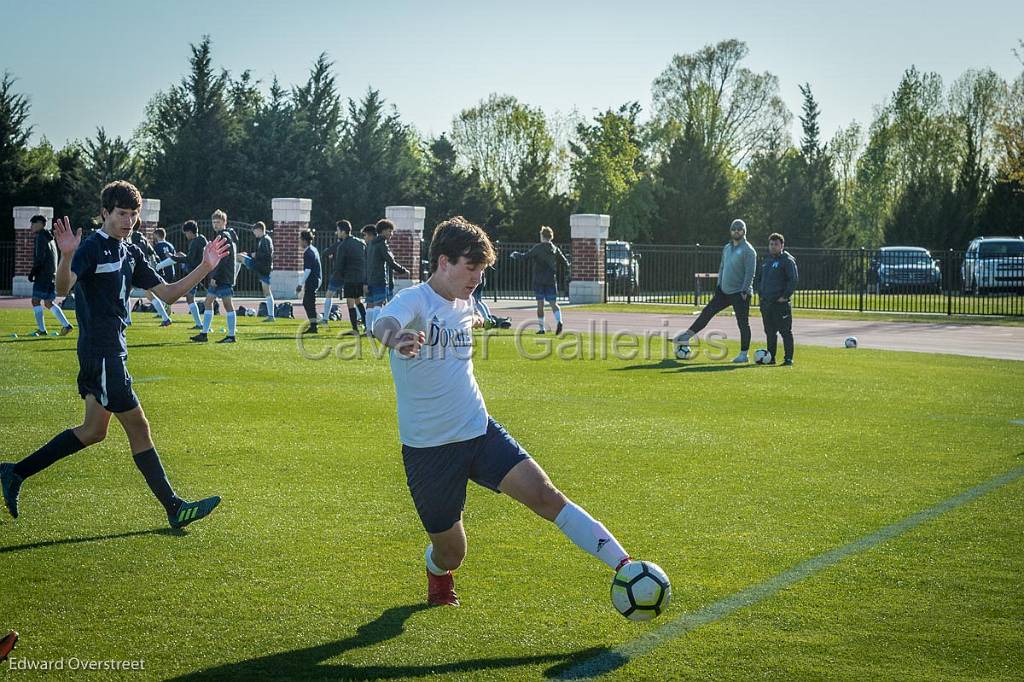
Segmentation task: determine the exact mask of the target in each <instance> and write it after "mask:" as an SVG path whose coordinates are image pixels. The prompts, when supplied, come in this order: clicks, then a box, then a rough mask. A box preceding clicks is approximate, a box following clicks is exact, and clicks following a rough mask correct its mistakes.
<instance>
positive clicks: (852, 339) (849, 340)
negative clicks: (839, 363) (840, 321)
mask: <svg viewBox="0 0 1024 682" xmlns="http://www.w3.org/2000/svg"><path fill="white" fill-rule="evenodd" d="M843 345H844V346H846V347H847V348H856V347H857V337H856V336H847V337H846V340H845V341H843Z"/></svg>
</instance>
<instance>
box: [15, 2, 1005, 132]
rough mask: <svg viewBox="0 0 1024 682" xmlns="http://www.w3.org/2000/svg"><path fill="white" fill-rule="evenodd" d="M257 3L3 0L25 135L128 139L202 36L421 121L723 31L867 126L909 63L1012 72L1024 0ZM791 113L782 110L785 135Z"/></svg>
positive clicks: (537, 99) (608, 97)
mask: <svg viewBox="0 0 1024 682" xmlns="http://www.w3.org/2000/svg"><path fill="white" fill-rule="evenodd" d="M711 4H712V3H709V2H701V3H693V2H649V3H648V2H643V1H640V2H621V0H619V1H614V2H605V1H604V0H594V1H592V2H572V3H570V2H552V1H551V0H548V1H546V2H534V1H532V0H529V1H520V2H514V3H500V4H499V3H492V2H480V1H477V2H462V1H458V2H456V1H451V2H446V1H445V0H435V1H434V2H422V1H421V2H397V1H389V0H376V1H370V2H359V3H356V2H345V1H340V0H339V1H337V2H327V1H318V2H303V1H302V0H295V1H294V2H293V3H289V4H286V3H284V2H267V1H266V0H246V1H244V2H243V1H238V0H203V1H196V0H172V1H166V0H165V1H163V2H155V1H148V0H138V1H136V2H125V1H123V0H106V1H101V0H80V1H71V0H67V1H55V0H0V70H4V69H6V70H8V71H11V72H12V73H13V74H14V75H15V76H16V77H17V78H18V79H19V80H18V83H17V85H16V88H17V89H18V91H20V92H23V93H26V94H27V95H29V97H30V99H31V103H32V114H31V122H32V124H33V126H34V129H35V138H36V139H38V137H39V136H40V135H46V136H47V137H48V138H49V139H50V140H51V141H52V142H53V143H54V144H55V145H57V146H60V145H63V144H64V142H65V141H66V140H68V139H74V138H84V137H87V136H92V135H93V134H94V132H95V129H96V127H97V126H100V125H102V126H103V127H104V128H106V129H107V131H108V132H109V133H112V134H114V135H122V136H128V135H130V134H131V132H132V130H133V129H134V128H135V126H136V125H137V124H138V123H139V122H140V121H141V120H142V116H143V109H144V106H145V104H146V102H147V101H148V100H149V98H150V97H151V96H152V95H153V94H154V93H155V92H156V91H157V90H162V89H166V88H167V87H168V86H169V85H170V84H172V83H175V82H177V81H178V80H180V78H181V77H182V76H183V75H184V74H185V73H186V70H187V69H188V55H189V49H188V45H189V43H190V42H197V41H198V40H199V39H200V38H201V36H202V35H203V34H209V35H211V36H212V39H213V50H214V60H215V63H216V64H217V65H218V66H219V67H223V68H227V69H228V70H229V71H231V72H232V73H234V74H237V73H239V72H240V71H242V70H244V69H247V68H248V69H251V70H252V71H253V73H254V75H255V76H256V77H257V78H259V79H261V80H262V81H263V87H264V88H266V86H267V85H268V84H269V82H270V79H271V78H272V77H273V76H274V75H276V76H277V77H278V78H279V79H280V81H281V82H282V83H283V84H285V85H292V84H296V83H300V82H303V81H304V80H305V78H306V76H307V74H308V71H309V67H310V65H311V64H312V63H313V62H314V61H315V59H316V57H317V55H318V54H319V53H321V52H327V53H328V54H329V55H330V57H331V58H332V59H333V60H334V61H335V71H336V75H337V82H338V86H339V90H340V92H341V94H342V95H343V96H345V97H359V96H360V95H362V94H363V93H364V92H365V91H366V88H367V87H368V86H373V87H374V88H377V89H379V90H380V91H381V93H382V95H383V96H384V97H385V98H386V99H387V100H388V101H389V102H390V103H392V104H394V105H395V106H397V107H398V110H399V112H400V114H401V116H402V119H403V120H405V121H407V122H410V123H412V124H414V125H415V126H416V127H417V128H418V129H419V130H420V131H421V132H422V133H424V134H426V135H431V134H439V133H441V132H444V131H445V130H447V129H448V128H449V127H450V124H451V120H452V117H453V116H454V115H456V114H457V113H458V112H459V111H460V110H461V109H463V108H466V107H469V106H472V105H474V104H476V103H477V102H478V101H479V100H480V99H482V98H484V97H486V96H487V95H488V94H489V93H491V92H502V93H510V94H512V95H515V96H516V97H517V98H519V99H520V100H521V101H523V102H526V103H527V104H530V105H533V106H539V107H541V108H543V109H544V110H545V111H546V112H548V113H552V112H555V111H561V112H569V111H571V110H572V109H574V108H575V109H577V110H578V111H579V112H580V113H581V114H582V115H584V116H589V115H591V114H592V113H595V112H597V111H601V110H604V109H606V108H608V107H613V106H618V105H619V104H622V103H623V102H626V101H631V100H637V101H639V102H640V103H641V105H642V106H643V107H644V111H645V114H646V113H648V112H649V111H650V104H651V82H652V81H653V80H654V78H655V77H656V76H657V75H658V74H659V73H660V72H661V71H662V70H663V69H664V68H665V66H666V65H667V64H668V62H669V60H670V58H671V57H672V55H673V54H677V53H684V52H693V51H695V50H698V49H699V48H701V47H702V46H703V45H706V44H709V43H715V42H717V41H719V40H722V39H725V38H739V39H740V40H743V41H745V42H746V43H747V44H748V46H749V48H750V55H749V57H748V58H747V61H746V63H745V64H746V66H748V67H749V68H751V69H754V70H755V71H770V72H771V73H774V74H775V75H777V76H778V77H779V79H780V84H781V89H782V95H783V97H784V99H785V100H786V102H787V104H788V105H789V108H790V110H791V111H792V112H793V113H794V115H796V114H797V113H798V112H799V107H800V93H799V90H798V86H799V84H801V83H803V82H809V83H810V84H811V87H812V89H813V91H814V94H815V96H816V98H817V99H818V102H819V105H820V107H821V110H822V119H821V121H822V129H823V133H824V134H825V135H826V136H831V134H832V133H833V132H834V131H835V130H836V128H838V127H839V126H843V125H846V124H847V123H849V122H850V121H851V120H852V119H857V120H859V121H861V122H862V123H865V124H866V123H868V122H869V121H870V119H871V116H872V108H873V107H874V106H875V105H877V104H880V103H882V102H883V101H885V99H886V98H887V96H888V95H889V93H891V92H892V90H893V89H894V88H895V86H896V84H897V83H898V82H899V79H900V75H901V74H902V72H903V70H904V69H906V68H907V67H909V66H910V65H911V64H915V65H917V67H918V68H919V69H921V70H923V71H936V72H938V73H939V74H940V75H941V76H942V77H943V80H944V82H945V83H946V84H947V85H949V84H950V83H952V81H953V80H954V79H955V78H956V77H957V76H959V75H960V74H961V73H962V72H963V71H965V70H966V69H969V68H982V67H986V66H988V67H991V68H993V69H995V71H996V72H997V73H999V74H1000V75H1002V76H1003V77H1004V78H1007V79H1009V78H1012V77H1013V76H1014V75H1016V74H1017V73H1019V72H1020V70H1021V65H1020V63H1019V62H1018V61H1017V60H1016V58H1015V57H1014V56H1013V54H1012V52H1011V50H1012V49H1013V48H1014V47H1016V46H1017V41H1018V40H1019V39H1022V38H1024V2H1020V1H1017V2H1011V1H998V2H984V1H981V2H969V3H968V2H962V1H960V2H957V1H950V0H934V1H932V2H921V1H917V0H913V1H909V2H903V1H901V0H888V1H885V2H879V1H877V0H865V1H863V2H858V3H854V2H843V3H830V2H824V3H817V2H809V1H805V2H798V1H794V0H780V1H779V2H765V1H764V0H761V1H759V2H745V1H736V2H725V3H715V6H714V7H712V6H711ZM797 125H798V122H797V121H796V120H795V117H794V133H795V132H796V127H795V126H797Z"/></svg>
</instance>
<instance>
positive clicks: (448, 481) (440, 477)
mask: <svg viewBox="0 0 1024 682" xmlns="http://www.w3.org/2000/svg"><path fill="white" fill-rule="evenodd" d="M527 459H530V455H529V454H528V453H527V452H526V450H524V449H523V448H522V446H520V445H519V443H517V442H516V439H515V438H513V437H512V436H510V435H509V434H508V431H506V430H505V429H504V428H503V427H502V426H501V424H499V423H498V422H496V421H494V419H492V418H491V417H488V418H487V433H485V434H484V435H482V436H478V437H477V438H473V439H471V440H463V441H459V442H457V443H448V444H447V445H439V446H437V447H434V448H411V447H409V446H407V445H403V446H402V461H403V462H404V464H405V478H406V481H407V482H408V484H409V492H410V493H412V501H413V504H415V505H416V512H417V513H418V514H419V515H420V521H421V522H422V523H423V528H425V529H426V531H427V532H428V533H443V532H444V531H446V530H448V529H449V528H451V527H452V526H454V525H455V524H456V523H457V522H458V520H459V519H460V518H462V510H463V509H464V508H465V506H466V485H467V484H468V482H469V481H473V482H474V483H476V484H478V485H482V486H483V487H485V488H489V489H490V490H493V491H494V492H498V485H499V484H500V483H501V480H502V479H503V478H505V475H506V474H507V473H508V472H510V471H512V467H514V466H515V465H517V464H519V463H520V462H522V461H524V460H527Z"/></svg>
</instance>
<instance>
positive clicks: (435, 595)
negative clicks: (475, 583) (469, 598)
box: [427, 571, 459, 606]
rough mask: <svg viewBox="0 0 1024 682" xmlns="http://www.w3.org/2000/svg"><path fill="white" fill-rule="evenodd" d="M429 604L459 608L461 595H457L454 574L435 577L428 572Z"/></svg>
mask: <svg viewBox="0 0 1024 682" xmlns="http://www.w3.org/2000/svg"><path fill="white" fill-rule="evenodd" d="M427 603H428V604H430V605H431V606H458V605H459V595H457V594H455V578H453V577H452V572H451V571H448V572H447V573H445V574H444V575H434V574H433V573H431V572H430V571H427Z"/></svg>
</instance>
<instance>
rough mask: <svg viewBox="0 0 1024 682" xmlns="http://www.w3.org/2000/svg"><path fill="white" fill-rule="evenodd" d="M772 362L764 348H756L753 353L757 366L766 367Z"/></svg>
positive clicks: (769, 354) (770, 355) (770, 356)
mask: <svg viewBox="0 0 1024 682" xmlns="http://www.w3.org/2000/svg"><path fill="white" fill-rule="evenodd" d="M771 361H772V354H771V353H769V352H768V351H766V350H765V349H764V348H758V349H757V350H756V351H754V362H755V363H756V364H758V365H767V364H769V363H770V362H771Z"/></svg>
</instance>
